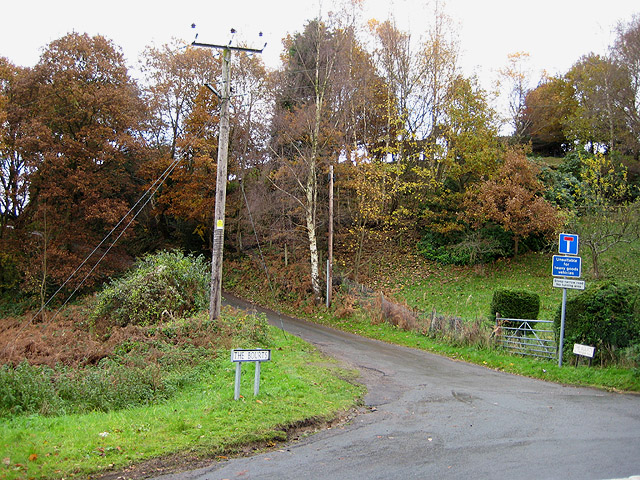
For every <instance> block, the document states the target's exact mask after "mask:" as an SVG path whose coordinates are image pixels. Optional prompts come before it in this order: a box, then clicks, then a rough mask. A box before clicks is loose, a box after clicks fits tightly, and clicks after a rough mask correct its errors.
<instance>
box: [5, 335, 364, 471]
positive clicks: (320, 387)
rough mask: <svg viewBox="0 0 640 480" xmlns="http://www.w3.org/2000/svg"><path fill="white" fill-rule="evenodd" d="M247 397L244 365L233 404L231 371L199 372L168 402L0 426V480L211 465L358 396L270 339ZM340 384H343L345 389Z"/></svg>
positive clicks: (284, 341) (218, 364)
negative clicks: (208, 461)
mask: <svg viewBox="0 0 640 480" xmlns="http://www.w3.org/2000/svg"><path fill="white" fill-rule="evenodd" d="M270 336H271V339H272V340H271V341H270V347H271V349H272V361H270V362H264V363H263V364H262V371H261V373H262V374H261V384H260V393H259V396H258V397H255V398H254V397H253V377H254V375H253V373H254V369H253V364H245V365H244V366H243V378H242V386H241V394H242V395H243V397H242V398H241V399H240V400H239V401H234V400H233V395H234V378H235V377H234V373H235V366H234V364H232V363H231V361H230V360H229V359H227V358H226V357H225V358H220V359H216V360H212V361H210V362H208V368H209V369H210V375H209V376H208V378H206V380H202V381H200V382H198V383H197V384H196V385H193V386H191V387H190V388H188V389H187V390H184V391H181V392H180V393H178V394H177V395H175V396H174V397H172V398H170V399H169V400H167V401H165V402H162V403H159V404H154V405H150V406H141V407H136V408H131V409H126V410H119V411H111V412H95V413H87V414H77V415H66V416H56V417H45V416H42V415H29V416H15V417H9V418H3V419H2V420H0V460H1V461H2V463H1V464H0V478H3V479H6V480H11V479H26V478H68V477H71V476H74V475H79V476H84V475H87V474H90V473H96V472H104V471H106V470H113V469H123V468H125V467H126V466H127V465H130V464H133V463H138V462H141V461H143V460H147V459H150V458H156V457H162V456H166V455H170V454H174V453H177V452H189V453H190V454H192V455H196V456H206V457H211V458H212V457H214V456H216V455H223V454H227V453H230V452H234V451H235V450H237V449H238V448H240V447H241V446H243V445H246V444H251V443H254V442H260V443H265V442H266V443H268V442H274V441H278V440H284V439H285V438H286V429H287V428H288V427H289V426H292V425H296V424H297V423H298V422H301V421H304V420H307V419H318V420H323V419H330V418H332V417H334V416H335V415H336V413H337V412H339V411H341V410H346V409H349V408H350V407H352V406H353V405H354V404H357V403H358V402H359V399H360V398H361V396H362V395H363V388H362V387H361V386H358V385H356V384H354V383H352V382H350V381H346V380H350V379H353V378H354V377H355V373H354V372H351V371H345V370H343V369H341V368H339V366H338V365H337V364H335V363H333V362H332V361H331V360H329V359H327V358H325V357H323V356H321V355H320V354H319V353H317V351H315V350H314V349H313V348H311V347H310V346H309V345H308V344H306V343H304V342H302V341H301V340H299V339H297V338H295V337H292V336H290V335H287V336H285V335H284V334H283V333H282V332H280V331H277V330H275V329H272V330H271V333H270ZM345 379H346V380H345Z"/></svg>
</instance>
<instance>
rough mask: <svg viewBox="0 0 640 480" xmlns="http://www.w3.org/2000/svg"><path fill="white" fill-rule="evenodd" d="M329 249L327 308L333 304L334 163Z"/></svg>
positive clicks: (330, 202) (331, 177)
mask: <svg viewBox="0 0 640 480" xmlns="http://www.w3.org/2000/svg"><path fill="white" fill-rule="evenodd" d="M327 249H328V250H329V252H328V254H327V308H329V307H330V306H331V290H332V286H333V165H330V166H329V246H328V248H327Z"/></svg>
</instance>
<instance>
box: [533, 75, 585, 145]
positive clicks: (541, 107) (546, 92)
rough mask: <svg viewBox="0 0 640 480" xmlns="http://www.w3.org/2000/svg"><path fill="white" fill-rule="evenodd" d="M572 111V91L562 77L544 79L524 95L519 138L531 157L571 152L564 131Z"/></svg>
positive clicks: (574, 102)
mask: <svg viewBox="0 0 640 480" xmlns="http://www.w3.org/2000/svg"><path fill="white" fill-rule="evenodd" d="M576 108H577V103H576V101H575V99H574V97H573V88H572V87H571V84H570V83H569V82H568V81H567V80H566V79H565V78H563V77H562V76H558V77H545V78H543V79H542V81H541V82H540V84H539V85H538V86H537V87H536V88H534V89H533V90H530V91H529V92H528V93H527V95H526V97H525V102H524V111H523V115H524V130H523V135H524V138H525V139H526V140H530V141H531V148H532V150H533V152H534V153H540V154H546V155H556V156H561V155H562V154H563V153H564V152H566V151H568V150H571V149H572V145H571V142H570V141H569V139H568V138H567V134H566V131H565V127H566V119H567V118H569V117H571V116H572V115H573V114H574V110H575V109H576Z"/></svg>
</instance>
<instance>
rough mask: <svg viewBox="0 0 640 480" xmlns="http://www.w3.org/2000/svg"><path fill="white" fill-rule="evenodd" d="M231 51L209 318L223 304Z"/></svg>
mask: <svg viewBox="0 0 640 480" xmlns="http://www.w3.org/2000/svg"><path fill="white" fill-rule="evenodd" d="M230 62H231V50H230V49H229V48H225V49H223V50H222V82H223V86H222V87H223V89H222V98H221V102H222V103H221V108H220V110H221V114H220V136H219V139H218V165H217V177H216V209H215V216H214V221H213V252H212V258H211V298H210V302H209V319H210V320H214V319H216V318H218V317H219V316H220V304H221V302H222V254H223V251H224V212H225V203H226V201H227V156H228V150H229V148H228V147H229V92H230V88H229V80H230V74H229V70H230V65H229V64H230Z"/></svg>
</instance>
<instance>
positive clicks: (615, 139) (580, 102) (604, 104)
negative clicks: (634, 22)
mask: <svg viewBox="0 0 640 480" xmlns="http://www.w3.org/2000/svg"><path fill="white" fill-rule="evenodd" d="M566 78H567V80H568V81H569V83H570V85H571V86H572V88H573V90H574V93H573V97H574V100H575V103H576V108H575V109H573V111H572V112H571V114H570V115H569V117H568V118H567V119H566V121H565V134H566V136H567V137H568V138H569V139H570V140H571V141H573V142H575V143H577V144H579V145H582V146H584V147H585V148H588V149H589V150H590V151H591V152H592V153H594V152H595V151H597V150H598V149H599V148H605V149H606V150H607V151H613V150H617V149H618V147H619V146H620V145H621V144H624V143H626V142H627V141H628V139H627V136H628V135H629V130H628V129H627V128H626V121H625V115H624V110H623V109H622V108H621V98H620V97H621V96H622V95H624V92H625V91H628V81H629V77H628V76H627V75H626V74H625V72H624V70H622V69H621V68H620V66H619V65H617V64H616V63H615V62H613V61H612V60H611V59H610V58H607V57H603V56H601V55H595V54H590V55H586V56H584V57H582V58H581V59H580V60H579V61H578V62H576V63H575V64H574V65H573V67H571V69H570V70H569V72H567V74H566Z"/></svg>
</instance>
